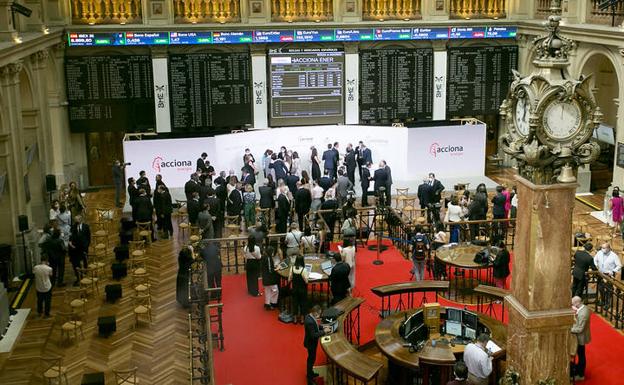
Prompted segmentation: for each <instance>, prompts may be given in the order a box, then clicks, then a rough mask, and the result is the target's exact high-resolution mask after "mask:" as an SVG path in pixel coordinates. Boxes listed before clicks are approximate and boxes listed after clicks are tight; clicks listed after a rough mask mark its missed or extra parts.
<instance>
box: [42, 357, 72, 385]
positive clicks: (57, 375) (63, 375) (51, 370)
mask: <svg viewBox="0 0 624 385" xmlns="http://www.w3.org/2000/svg"><path fill="white" fill-rule="evenodd" d="M41 363H42V366H43V379H44V380H45V381H46V384H52V383H57V384H58V385H61V384H63V383H64V384H65V385H69V381H68V380H67V368H66V367H64V366H63V358H62V357H41Z"/></svg>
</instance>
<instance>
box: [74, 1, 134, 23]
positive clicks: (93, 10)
mask: <svg viewBox="0 0 624 385" xmlns="http://www.w3.org/2000/svg"><path fill="white" fill-rule="evenodd" d="M141 3H142V2H141V0H72V2H71V5H72V24H141V23H143V12H142V5H141Z"/></svg>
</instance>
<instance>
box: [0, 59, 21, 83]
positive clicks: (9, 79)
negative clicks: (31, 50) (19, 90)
mask: <svg viewBox="0 0 624 385" xmlns="http://www.w3.org/2000/svg"><path fill="white" fill-rule="evenodd" d="M23 68H24V64H23V62H22V61H21V60H19V61H15V62H13V63H9V64H7V65H5V66H3V67H0V83H2V85H3V86H11V85H15V84H18V83H19V73H20V72H21V71H22V69H23Z"/></svg>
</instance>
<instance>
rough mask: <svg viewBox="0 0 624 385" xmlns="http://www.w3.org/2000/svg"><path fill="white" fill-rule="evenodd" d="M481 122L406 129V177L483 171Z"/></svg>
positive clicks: (481, 173) (413, 177) (466, 173)
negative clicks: (407, 138) (407, 175)
mask: <svg viewBox="0 0 624 385" xmlns="http://www.w3.org/2000/svg"><path fill="white" fill-rule="evenodd" d="M485 128H486V127H485V124H474V125H471V124H467V125H463V126H440V127H426V128H410V129H408V137H409V140H408V143H409V144H408V146H409V150H408V151H407V163H408V164H409V167H408V169H409V173H410V178H408V179H410V180H416V179H421V178H422V177H423V176H425V175H426V174H427V173H428V172H434V173H435V174H436V176H437V177H439V178H440V177H441V178H445V177H447V178H455V177H470V176H473V177H474V176H482V175H484V174H485V132H486V129H485Z"/></svg>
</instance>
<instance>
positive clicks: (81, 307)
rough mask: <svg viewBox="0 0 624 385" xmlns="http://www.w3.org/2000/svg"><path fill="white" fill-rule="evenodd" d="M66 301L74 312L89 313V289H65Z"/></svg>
mask: <svg viewBox="0 0 624 385" xmlns="http://www.w3.org/2000/svg"><path fill="white" fill-rule="evenodd" d="M64 302H65V303H66V304H67V305H69V307H70V308H71V311H72V313H73V314H81V313H82V314H86V313H87V291H86V290H85V289H81V288H78V287H70V288H68V289H66V290H65V300H64Z"/></svg>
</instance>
